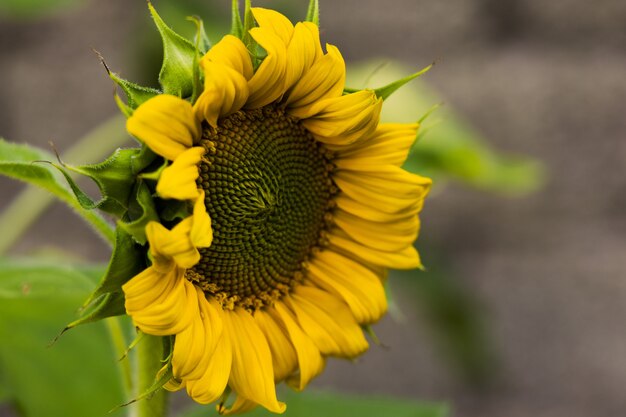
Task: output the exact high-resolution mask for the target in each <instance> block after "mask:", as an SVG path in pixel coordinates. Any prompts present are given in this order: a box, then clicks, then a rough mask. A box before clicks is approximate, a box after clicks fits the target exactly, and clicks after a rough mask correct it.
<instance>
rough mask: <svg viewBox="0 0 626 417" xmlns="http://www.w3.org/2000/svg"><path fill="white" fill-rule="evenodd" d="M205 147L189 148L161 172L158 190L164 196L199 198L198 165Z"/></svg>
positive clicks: (187, 198)
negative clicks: (197, 183)
mask: <svg viewBox="0 0 626 417" xmlns="http://www.w3.org/2000/svg"><path fill="white" fill-rule="evenodd" d="M204 152H205V149H204V148H203V147H193V148H189V149H187V150H186V151H184V152H183V153H181V154H180V155H178V157H177V158H176V159H175V160H174V162H173V163H172V164H171V165H170V166H169V167H167V168H165V169H164V170H163V172H162V173H161V178H159V183H158V184H157V187H156V190H157V193H158V194H159V196H161V197H162V198H173V199H176V200H194V199H196V198H198V195H199V194H198V186H197V185H196V180H197V179H198V165H199V164H200V161H201V160H202V156H203V155H204Z"/></svg>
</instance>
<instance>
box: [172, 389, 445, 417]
mask: <svg viewBox="0 0 626 417" xmlns="http://www.w3.org/2000/svg"><path fill="white" fill-rule="evenodd" d="M278 397H279V399H280V400H281V401H285V402H286V404H287V411H285V413H284V414H283V416H285V417H296V416H298V417H309V416H324V417H387V416H393V417H446V416H448V415H449V413H448V407H447V406H446V405H443V404H433V403H425V402H420V401H407V400H399V399H395V398H389V397H387V398H385V397H376V396H374V397H372V396H371V395H368V396H355V395H343V394H336V393H326V392H315V391H304V392H300V393H293V392H289V393H288V394H287V395H281V394H279V395H278ZM207 411H208V410H207V408H206V407H193V408H191V409H189V410H188V411H187V412H184V413H182V414H181V415H180V417H205V416H207V415H210V414H208V413H207ZM246 416H249V417H270V416H275V414H272V413H270V412H269V411H267V410H264V409H263V408H262V407H258V408H256V409H255V410H253V411H251V412H249V413H246Z"/></svg>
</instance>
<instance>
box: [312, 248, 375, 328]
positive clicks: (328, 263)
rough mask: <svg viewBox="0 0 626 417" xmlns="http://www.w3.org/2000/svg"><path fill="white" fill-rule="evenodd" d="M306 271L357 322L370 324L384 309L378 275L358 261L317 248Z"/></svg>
mask: <svg viewBox="0 0 626 417" xmlns="http://www.w3.org/2000/svg"><path fill="white" fill-rule="evenodd" d="M308 272H309V274H308V275H309V277H310V279H311V281H313V282H314V283H315V284H316V285H318V286H319V287H321V288H323V289H325V290H326V291H329V292H331V293H334V294H336V295H338V296H339V297H340V298H341V299H343V300H344V301H345V302H346V304H348V306H349V307H350V310H351V311H352V314H353V315H354V317H355V318H356V320H357V322H358V323H359V324H371V323H374V322H376V321H378V319H380V318H381V317H382V315H383V314H385V312H386V311H387V298H386V296H385V289H384V288H383V285H382V283H381V281H380V278H379V277H378V276H377V275H376V273H374V272H373V271H372V270H370V269H369V268H367V267H365V266H364V265H362V264H361V263H359V262H356V261H354V260H352V259H350V258H348V257H345V256H343V255H340V254H338V253H336V252H334V251H321V252H319V253H318V254H317V256H316V257H315V258H314V259H313V260H312V261H311V263H310V266H309V270H308Z"/></svg>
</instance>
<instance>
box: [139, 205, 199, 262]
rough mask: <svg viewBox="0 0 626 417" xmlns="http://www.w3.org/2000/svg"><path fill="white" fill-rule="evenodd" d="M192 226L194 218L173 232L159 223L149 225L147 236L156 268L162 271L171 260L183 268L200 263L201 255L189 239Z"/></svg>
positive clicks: (183, 222) (179, 225) (186, 220)
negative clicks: (163, 266)
mask: <svg viewBox="0 0 626 417" xmlns="http://www.w3.org/2000/svg"><path fill="white" fill-rule="evenodd" d="M192 225H193V216H189V217H187V218H186V219H184V220H183V221H181V222H180V223H178V224H177V225H176V226H174V228H173V229H172V230H167V229H166V228H165V227H164V226H163V225H162V224H160V223H157V222H149V223H148V225H147V226H146V236H147V237H148V242H149V243H150V253H151V254H152V258H153V262H154V263H153V265H154V267H155V268H158V269H162V267H161V265H168V263H167V262H168V261H170V260H173V261H174V262H176V264H177V265H178V266H180V267H182V268H191V267H193V266H194V265H195V264H197V263H198V262H199V261H200V253H199V252H198V249H196V247H195V246H194V244H193V242H192V241H191V239H190V237H189V234H190V231H191V228H192Z"/></svg>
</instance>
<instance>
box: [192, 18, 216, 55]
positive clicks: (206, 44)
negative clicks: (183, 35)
mask: <svg viewBox="0 0 626 417" xmlns="http://www.w3.org/2000/svg"><path fill="white" fill-rule="evenodd" d="M187 20H189V21H190V22H192V23H194V24H195V25H196V34H195V36H194V37H193V44H194V45H195V46H196V50H197V51H198V53H199V54H200V55H204V54H206V53H207V51H208V50H209V49H211V40H210V39H209V37H208V36H207V34H206V30H205V28H204V21H203V20H202V19H201V18H200V17H199V16H188V17H187Z"/></svg>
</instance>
